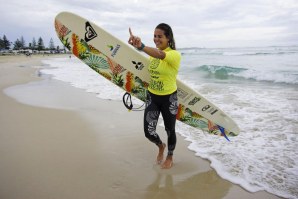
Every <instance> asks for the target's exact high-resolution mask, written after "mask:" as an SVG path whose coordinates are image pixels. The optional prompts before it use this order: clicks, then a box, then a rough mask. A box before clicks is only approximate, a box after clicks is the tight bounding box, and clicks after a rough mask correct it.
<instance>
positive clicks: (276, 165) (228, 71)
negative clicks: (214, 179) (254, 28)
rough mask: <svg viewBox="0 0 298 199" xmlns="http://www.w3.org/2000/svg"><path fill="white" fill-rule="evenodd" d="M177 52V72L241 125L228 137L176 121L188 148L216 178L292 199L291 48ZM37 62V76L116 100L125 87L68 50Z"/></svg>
mask: <svg viewBox="0 0 298 199" xmlns="http://www.w3.org/2000/svg"><path fill="white" fill-rule="evenodd" d="M179 51H180V52H181V54H182V62H181V67H180V70H179V75H178V78H179V79H180V80H182V81H183V82H184V83H186V84H188V85H190V86H191V87H192V88H194V89H195V90H196V91H198V92H199V93H201V94H202V95H203V96H205V97H206V98H208V99H209V100H211V101H212V102H213V103H214V104H216V105H217V106H218V107H220V108H221V109H222V110H223V111H224V112H226V113H227V114H228V115H230V116H231V118H233V119H234V120H235V121H236V123H237V124H238V125H239V127H240V129H241V132H240V134H239V135H238V136H236V137H230V140H231V141H230V142H228V141H227V140H226V139H224V138H223V137H217V136H212V135H208V134H206V133H204V132H202V131H200V130H198V129H194V128H192V127H190V126H187V125H185V124H183V123H181V122H178V123H177V128H176V129H177V133H179V134H181V135H182V136H183V137H185V139H186V140H187V141H189V142H190V144H189V149H190V150H191V151H194V152H195V155H197V156H200V157H202V158H205V159H208V160H209V161H210V162H211V167H213V168H214V169H215V170H216V172H217V173H218V174H219V175H220V176H221V177H222V178H224V179H227V180H229V181H231V182H233V183H236V184H239V185H240V186H242V187H243V188H245V189H246V190H248V191H251V192H256V191H259V190H265V191H268V192H270V193H273V194H275V195H278V196H281V197H285V198H298V188H297V187H298V130H297V129H298V46H270V47H255V48H252V47H250V48H186V49H179ZM44 64H45V65H46V68H45V69H42V70H41V71H40V73H41V75H51V76H52V78H54V79H58V80H61V81H64V82H68V83H69V84H71V85H72V86H74V87H77V88H81V89H84V90H85V91H86V92H92V93H96V96H97V97H99V98H102V99H110V100H116V101H121V100H122V96H123V94H124V91H122V90H121V89H120V88H118V87H116V86H114V84H112V83H110V82H109V81H107V80H106V79H104V78H103V77H101V76H99V75H98V74H97V73H96V72H94V71H93V70H91V69H90V68H89V67H87V66H86V65H85V64H83V63H82V62H81V61H80V60H78V59H77V58H75V57H74V56H72V57H71V58H54V59H47V60H45V61H44ZM134 102H136V103H140V101H137V100H134ZM140 104H141V103H140ZM198 166H199V165H198Z"/></svg>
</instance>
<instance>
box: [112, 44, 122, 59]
mask: <svg viewBox="0 0 298 199" xmlns="http://www.w3.org/2000/svg"><path fill="white" fill-rule="evenodd" d="M120 47H121V46H120V45H119V44H117V45H116V47H115V48H114V47H113V46H112V48H110V49H111V50H112V51H113V52H112V54H111V56H112V57H115V55H116V54H117V52H118V50H119V48H120Z"/></svg>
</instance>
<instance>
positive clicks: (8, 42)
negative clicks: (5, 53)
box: [2, 35, 11, 50]
mask: <svg viewBox="0 0 298 199" xmlns="http://www.w3.org/2000/svg"><path fill="white" fill-rule="evenodd" d="M2 42H3V48H4V49H6V50H9V49H10V44H11V43H10V41H9V40H8V39H7V38H6V36H5V35H4V36H3V39H2Z"/></svg>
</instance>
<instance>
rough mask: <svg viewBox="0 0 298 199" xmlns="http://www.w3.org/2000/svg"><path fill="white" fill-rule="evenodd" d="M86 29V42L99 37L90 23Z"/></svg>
mask: <svg viewBox="0 0 298 199" xmlns="http://www.w3.org/2000/svg"><path fill="white" fill-rule="evenodd" d="M85 29H86V33H85V41H86V42H88V41H90V40H92V39H94V38H95V37H97V34H96V32H95V30H94V28H93V27H92V26H91V24H90V23H89V22H88V21H87V22H86V26H85Z"/></svg>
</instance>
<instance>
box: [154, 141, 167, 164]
mask: <svg viewBox="0 0 298 199" xmlns="http://www.w3.org/2000/svg"><path fill="white" fill-rule="evenodd" d="M158 148H159V151H158V155H157V158H156V162H157V164H161V163H162V161H163V152H164V150H165V148H166V144H165V143H162V144H160V145H158Z"/></svg>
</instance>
